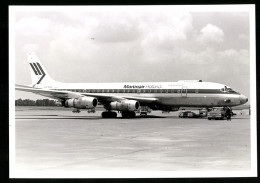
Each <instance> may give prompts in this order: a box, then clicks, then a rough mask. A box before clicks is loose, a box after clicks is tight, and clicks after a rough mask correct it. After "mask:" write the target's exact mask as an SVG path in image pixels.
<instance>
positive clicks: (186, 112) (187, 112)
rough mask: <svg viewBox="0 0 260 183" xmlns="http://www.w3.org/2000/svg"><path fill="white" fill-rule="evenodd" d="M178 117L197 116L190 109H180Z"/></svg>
mask: <svg viewBox="0 0 260 183" xmlns="http://www.w3.org/2000/svg"><path fill="white" fill-rule="evenodd" d="M179 117H180V118H197V117H199V116H198V115H197V114H196V113H195V112H191V111H182V112H180V113H179Z"/></svg>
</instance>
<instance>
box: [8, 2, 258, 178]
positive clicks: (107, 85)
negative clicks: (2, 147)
mask: <svg viewBox="0 0 260 183" xmlns="http://www.w3.org/2000/svg"><path fill="white" fill-rule="evenodd" d="M255 54H256V50H255V6H254V5H250V4H247V5H239V4H237V5H149V6H148V5H131V6H123V5H121V6H119V5H118V6H104V5H103V6H90V5H88V6H9V80H10V83H9V85H10V86H9V96H10V97H9V106H10V107H9V115H10V116H9V118H10V122H9V141H10V148H9V149H10V151H9V153H10V154H9V157H10V178H183V177H189V178H194V177H195V178H196V177H256V176H257V147H256V135H257V134H256V57H255Z"/></svg>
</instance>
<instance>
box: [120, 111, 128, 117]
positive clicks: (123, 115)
mask: <svg viewBox="0 0 260 183" xmlns="http://www.w3.org/2000/svg"><path fill="white" fill-rule="evenodd" d="M121 115H122V117H123V118H128V117H129V116H128V112H127V111H122V113H121Z"/></svg>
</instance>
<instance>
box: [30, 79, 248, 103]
mask: <svg viewBox="0 0 260 183" xmlns="http://www.w3.org/2000/svg"><path fill="white" fill-rule="evenodd" d="M35 87H36V88H44V89H51V90H59V91H60V90H61V91H72V92H79V93H82V94H83V95H84V94H86V95H87V94H93V95H94V94H98V95H102V94H104V95H106V96H111V97H113V96H115V97H123V98H131V97H133V98H135V97H138V98H156V99H157V100H156V104H158V105H162V106H169V107H186V106H189V107H219V106H236V105H241V104H244V103H246V102H247V98H246V97H245V96H243V95H241V94H239V93H237V92H235V91H234V90H232V89H231V88H230V87H228V86H225V85H223V84H218V83H212V82H198V81H190V82H189V81H179V82H144V83H141V82H140V83H60V82H57V83H55V84H50V85H40V84H39V85H35ZM141 105H142V103H141Z"/></svg>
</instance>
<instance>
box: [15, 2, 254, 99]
mask: <svg viewBox="0 0 260 183" xmlns="http://www.w3.org/2000/svg"><path fill="white" fill-rule="evenodd" d="M230 10H231V11H223V10H222V9H221V7H218V6H214V9H212V11H208V10H207V11H206V12H205V11H203V10H202V11H198V10H196V11H194V10H193V9H192V8H185V9H183V8H181V7H177V8H176V7H175V6H167V7H164V6H153V7H149V6H144V7H140V6H131V7H123V6H118V7H109V6H106V7H89V6H88V7H82V6H81V7H70V8H65V9H64V8H60V7H56V8H51V9H48V7H41V8H40V9H36V8H33V7H31V8H28V7H27V8H26V9H23V8H22V7H21V8H20V9H19V8H17V7H16V11H15V20H14V23H15V24H14V29H15V30H14V33H15V67H16V69H15V83H16V84H31V79H30V73H29V66H28V64H27V61H26V52H28V51H34V52H36V53H37V55H38V57H39V58H40V60H41V62H42V63H43V64H44V66H45V68H46V69H47V70H48V73H49V74H50V75H51V77H52V78H53V79H55V80H58V81H61V82H146V81H148V82H149V81H152V82H170V81H178V80H194V79H202V80H203V81H208V82H217V83H222V84H226V85H228V86H230V87H232V88H233V89H235V90H237V91H239V92H241V93H243V94H244V95H246V96H247V97H250V88H249V87H250V67H249V66H250V53H249V51H250V50H249V38H250V33H249V25H250V22H249V18H250V16H249V12H248V11H233V9H232V8H230ZM92 38H94V39H92ZM15 94H16V96H15V98H16V99H18V98H31V99H36V97H35V96H34V95H28V94H27V93H24V92H16V93H15ZM38 98H43V97H38Z"/></svg>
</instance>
